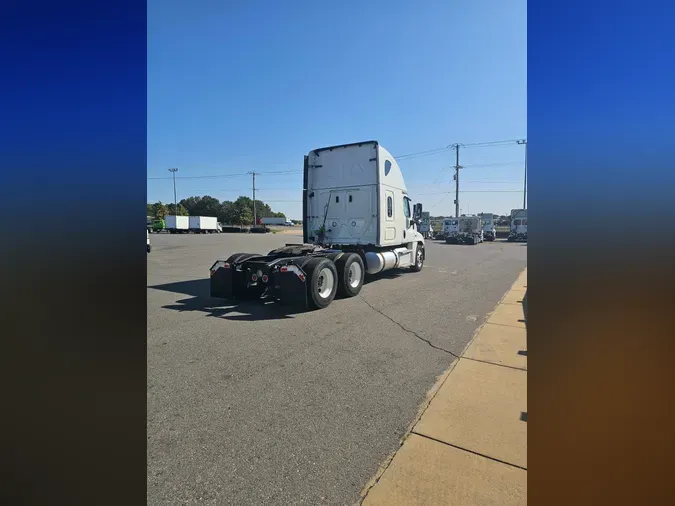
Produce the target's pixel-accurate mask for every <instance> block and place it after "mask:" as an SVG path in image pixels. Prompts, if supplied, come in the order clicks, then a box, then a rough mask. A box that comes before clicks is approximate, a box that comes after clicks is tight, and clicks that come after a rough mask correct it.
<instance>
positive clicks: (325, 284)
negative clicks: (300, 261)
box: [317, 267, 335, 299]
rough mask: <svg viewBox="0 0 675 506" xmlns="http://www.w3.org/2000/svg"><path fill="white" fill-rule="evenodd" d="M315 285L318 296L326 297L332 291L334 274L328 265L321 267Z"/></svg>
mask: <svg viewBox="0 0 675 506" xmlns="http://www.w3.org/2000/svg"><path fill="white" fill-rule="evenodd" d="M317 285H318V290H319V297H321V298H322V299H327V298H328V297H329V296H330V294H331V292H332V291H333V286H335V276H333V271H331V270H330V269H329V268H328V267H324V268H323V269H321V271H320V272H319V278H318V279H317Z"/></svg>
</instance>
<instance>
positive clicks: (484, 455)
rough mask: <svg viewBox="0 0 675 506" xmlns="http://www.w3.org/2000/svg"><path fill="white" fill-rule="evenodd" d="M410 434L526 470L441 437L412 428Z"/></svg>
mask: <svg viewBox="0 0 675 506" xmlns="http://www.w3.org/2000/svg"><path fill="white" fill-rule="evenodd" d="M412 434H415V435H416V436H420V437H423V438H425V439H428V440H430V441H435V442H436V443H440V444H442V445H445V446H450V447H451V448H455V449H457V450H462V451H463V452H467V453H471V454H473V455H477V456H478V457H483V458H485V459H488V460H492V461H494V462H498V463H500V464H504V465H507V466H510V467H515V468H517V469H522V470H523V471H527V467H523V466H519V465H518V464H512V463H511V462H507V461H505V460H501V459H498V458H495V457H491V456H490V455H486V454H484V453H480V452H477V451H474V450H469V449H468V448H464V447H463V446H458V445H455V444H452V443H448V442H447V441H443V440H441V439H436V438H435V437H431V436H427V435H426V434H420V433H419V432H415V431H414V430H413V431H412Z"/></svg>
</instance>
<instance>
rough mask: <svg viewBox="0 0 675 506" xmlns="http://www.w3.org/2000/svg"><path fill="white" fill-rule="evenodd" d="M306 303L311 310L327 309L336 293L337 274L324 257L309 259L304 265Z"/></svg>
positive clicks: (332, 264)
mask: <svg viewBox="0 0 675 506" xmlns="http://www.w3.org/2000/svg"><path fill="white" fill-rule="evenodd" d="M304 270H305V272H306V273H307V302H308V303H309V306H310V307H311V308H312V309H323V308H325V307H328V306H329V305H330V303H331V302H333V299H334V298H335V294H336V293H337V288H338V272H337V268H336V267H335V264H334V263H333V262H331V261H330V260H329V259H327V258H324V257H314V258H311V259H310V260H309V261H308V262H307V263H306V264H305V265H304Z"/></svg>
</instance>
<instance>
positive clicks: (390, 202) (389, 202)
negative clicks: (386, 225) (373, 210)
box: [387, 197, 394, 218]
mask: <svg viewBox="0 0 675 506" xmlns="http://www.w3.org/2000/svg"><path fill="white" fill-rule="evenodd" d="M393 215H394V199H392V198H391V197H387V216H388V217H389V218H391V217H392V216H393Z"/></svg>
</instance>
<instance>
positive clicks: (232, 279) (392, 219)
mask: <svg viewBox="0 0 675 506" xmlns="http://www.w3.org/2000/svg"><path fill="white" fill-rule="evenodd" d="M345 168H348V169H345ZM303 188H304V189H303V217H302V218H303V244H287V245H286V246H284V247H282V248H278V249H276V250H273V251H270V252H269V253H268V254H266V255H261V254H255V253H236V254H234V255H232V256H230V257H229V258H227V259H226V260H218V261H216V262H215V263H214V264H213V265H212V266H211V269H210V274H211V281H210V287H211V296H212V297H216V298H225V299H251V298H259V297H262V296H265V297H269V298H273V299H276V300H279V301H280V302H282V303H287V304H297V305H299V306H302V307H308V306H309V307H311V308H318V309H320V308H325V307H326V306H328V305H329V304H330V303H331V302H332V301H333V299H334V298H335V296H336V294H340V295H342V296H344V297H354V296H356V295H358V293H359V292H360V291H361V288H362V286H363V281H364V278H365V275H366V274H368V275H372V274H377V273H380V272H383V271H385V270H389V269H394V268H404V267H407V268H410V269H411V270H412V271H421V270H422V267H423V265H424V258H425V252H424V237H422V234H420V233H419V232H418V231H417V225H418V220H419V219H420V218H421V215H422V205H421V204H416V205H415V206H411V200H410V198H409V197H408V192H407V189H406V185H405V181H404V179H403V174H402V173H401V169H400V168H399V166H398V164H397V163H396V160H395V159H394V157H393V156H392V155H391V154H389V152H388V151H387V150H386V149H384V148H383V147H382V146H380V144H379V143H378V142H377V141H368V142H360V143H355V144H345V145H341V146H332V147H328V148H321V149H316V150H313V151H311V152H310V153H309V154H308V155H307V156H305V164H304V185H303Z"/></svg>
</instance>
